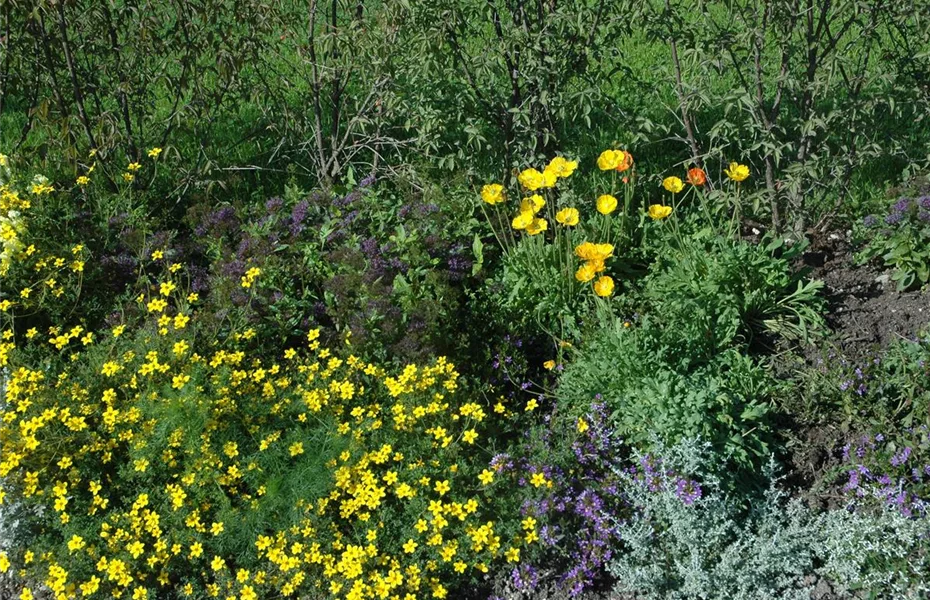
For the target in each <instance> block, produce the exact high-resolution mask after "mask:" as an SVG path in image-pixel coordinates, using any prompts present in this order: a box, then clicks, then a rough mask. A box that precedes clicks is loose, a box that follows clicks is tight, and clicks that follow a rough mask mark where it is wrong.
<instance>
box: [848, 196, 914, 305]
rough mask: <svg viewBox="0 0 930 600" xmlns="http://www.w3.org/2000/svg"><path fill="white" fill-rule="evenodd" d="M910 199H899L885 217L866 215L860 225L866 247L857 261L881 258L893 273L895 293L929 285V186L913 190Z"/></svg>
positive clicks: (906, 197)
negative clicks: (896, 290)
mask: <svg viewBox="0 0 930 600" xmlns="http://www.w3.org/2000/svg"><path fill="white" fill-rule="evenodd" d="M914 191H915V192H916V193H915V194H914V195H913V196H902V197H900V198H898V199H897V200H896V201H895V203H894V204H893V205H892V206H891V208H890V210H889V212H888V214H887V215H885V216H884V217H879V216H876V215H869V216H867V217H865V219H864V220H863V222H862V227H863V229H864V231H862V235H863V237H865V239H866V241H867V245H866V247H865V249H864V250H862V252H860V253H859V255H858V258H859V259H860V260H861V261H868V260H871V259H874V258H878V257H881V259H882V261H883V262H884V264H885V266H886V267H890V268H892V269H893V271H892V274H891V279H892V281H895V282H897V289H898V291H904V290H906V289H908V288H911V287H914V286H915V285H925V284H926V283H927V282H928V281H930V250H927V248H928V245H930V184H928V183H924V184H923V185H922V186H920V185H918V186H916V187H915V188H914Z"/></svg>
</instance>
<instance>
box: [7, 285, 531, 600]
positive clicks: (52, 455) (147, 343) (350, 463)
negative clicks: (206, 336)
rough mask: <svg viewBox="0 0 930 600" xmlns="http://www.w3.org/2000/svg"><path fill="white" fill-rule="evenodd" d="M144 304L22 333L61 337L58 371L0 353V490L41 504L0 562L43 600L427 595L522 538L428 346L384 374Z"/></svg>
mask: <svg viewBox="0 0 930 600" xmlns="http://www.w3.org/2000/svg"><path fill="white" fill-rule="evenodd" d="M169 287H170V286H169ZM167 298H168V299H169V301H170V302H171V303H176V301H177V298H176V294H174V293H173V292H169V294H168V296H167ZM156 314H160V315H165V314H166V313H165V312H162V311H156ZM160 319H161V317H151V320H150V321H148V322H143V323H138V324H136V325H135V326H131V325H130V326H123V325H120V326H118V327H119V329H118V330H117V329H116V328H114V329H111V330H108V331H97V332H94V334H89V333H88V334H86V335H92V338H91V341H90V342H89V343H88V344H86V345H84V344H83V343H82V342H80V341H79V340H80V337H81V335H82V333H84V332H83V331H80V330H78V329H77V328H75V329H72V330H71V333H73V334H74V335H70V334H68V335H65V336H64V337H63V339H60V340H59V338H62V334H61V333H60V332H62V331H64V328H54V330H52V331H49V332H48V333H49V336H50V338H51V339H50V340H48V341H46V340H45V339H42V338H39V337H36V338H35V339H34V340H28V341H26V342H25V344H24V345H23V348H22V350H24V354H23V355H24V356H26V355H29V354H31V353H34V352H35V351H36V350H37V349H38V348H37V347H41V346H43V345H44V346H46V347H53V348H55V351H56V352H58V351H60V352H62V353H70V352H73V351H75V350H76V348H75V346H76V344H79V346H78V347H80V348H81V354H80V357H79V358H78V359H77V360H75V361H68V362H65V363H63V364H64V366H63V367H62V368H60V369H48V368H46V367H45V366H42V365H36V366H31V365H29V364H28V362H26V361H22V362H21V361H20V360H18V358H19V355H18V353H17V350H18V349H19V348H12V349H9V350H8V351H7V352H6V353H5V355H4V358H3V361H2V366H3V367H5V368H7V369H9V371H10V376H9V380H8V382H7V390H6V394H5V397H4V400H3V413H2V415H3V416H2V421H0V443H2V445H3V448H4V453H3V458H2V461H0V482H2V486H3V489H4V490H5V491H4V492H3V495H4V496H5V495H6V494H7V493H9V495H11V496H13V497H16V498H17V499H18V501H19V502H20V503H21V504H26V505H28V506H30V507H32V508H33V509H39V507H41V510H43V511H44V514H45V515H46V516H45V517H43V519H44V521H45V522H46V525H44V527H43V531H42V533H41V534H40V535H38V536H36V539H35V540H34V545H30V546H28V547H23V548H16V549H15V550H14V552H13V553H12V554H11V555H9V556H7V555H4V558H3V560H4V561H8V564H9V565H12V566H11V567H5V569H6V568H12V569H14V570H16V571H18V572H20V573H21V574H23V575H25V576H27V578H29V579H30V580H32V581H41V582H42V583H43V584H44V586H46V587H47V588H49V589H50V590H51V591H52V593H53V595H54V597H55V598H57V599H59V600H64V599H69V600H70V599H71V598H75V597H83V596H91V595H95V594H99V596H100V597H115V598H151V597H155V596H156V595H161V594H162V593H163V592H161V591H159V590H169V589H176V588H177V586H179V585H180V589H181V591H182V592H183V593H184V594H186V595H190V596H197V597H217V598H229V597H236V598H249V597H255V598H259V597H271V596H280V595H283V596H285V597H298V596H306V595H308V594H309V595H314V594H331V595H332V596H333V597H338V598H346V599H349V600H354V599H368V598H371V599H374V598H413V597H417V598H419V597H433V598H444V597H446V596H447V594H448V591H449V589H450V586H451V585H452V584H454V582H455V581H456V580H457V579H458V578H460V576H468V575H469V574H471V573H478V574H481V573H485V572H487V571H488V570H489V569H490V567H491V565H492V564H493V563H494V562H495V561H498V560H506V558H505V557H507V556H509V557H514V556H519V552H520V548H521V546H522V545H525V544H529V543H531V541H532V540H533V539H535V538H531V539H529V540H527V539H526V537H527V536H525V535H522V534H520V533H519V532H514V530H515V527H513V526H510V527H506V526H505V524H500V523H499V522H498V520H497V515H496V512H495V501H494V496H493V495H492V493H491V487H492V485H491V484H492V482H493V476H492V475H491V474H490V473H491V472H489V471H487V469H485V467H486V465H487V460H486V459H484V460H479V459H478V458H477V457H478V454H477V453H470V452H467V451H466V449H468V448H470V447H472V446H473V445H474V444H476V443H479V441H480V439H481V437H482V436H483V434H482V429H483V427H484V426H485V423H486V420H487V419H488V414H487V413H486V411H485V409H484V408H483V407H482V406H481V405H480V404H477V403H475V402H470V401H465V400H461V399H460V398H459V395H460V394H459V383H458V380H459V375H458V373H457V372H456V370H455V367H454V366H453V365H452V364H451V363H449V362H448V361H447V360H445V359H443V358H439V359H437V360H436V361H435V362H434V363H432V364H429V365H426V366H418V365H408V366H407V367H406V368H404V369H403V370H402V371H401V372H399V373H396V374H389V373H387V372H385V371H384V370H383V369H381V368H380V367H378V366H376V365H373V364H369V363H366V362H364V361H362V360H360V359H359V358H357V357H355V356H352V355H348V356H346V357H344V358H341V357H338V356H337V355H336V352H334V351H333V350H332V349H330V348H327V347H326V346H324V345H323V344H322V343H321V341H320V339H319V337H320V332H319V330H311V331H310V333H309V335H308V346H307V348H305V349H302V350H301V349H296V348H295V349H288V350H286V351H285V352H284V353H283V355H282V356H281V357H280V359H279V360H276V361H271V362H268V361H264V360H262V359H260V358H257V357H254V356H250V352H249V350H248V344H247V342H243V340H244V339H245V337H244V336H238V338H237V339H238V340H239V342H236V341H235V339H236V338H234V339H233V340H231V341H230V342H229V343H226V344H222V345H213V344H211V343H208V342H206V341H205V340H200V339H198V337H197V336H196V328H195V327H193V326H187V323H185V327H181V328H178V327H177V326H176V325H177V324H176V323H175V325H174V326H171V325H170V324H169V325H168V326H169V327H172V333H171V334H170V335H165V336H161V335H158V329H160V326H159V324H158V321H159V320H160ZM194 319H195V320H196V315H195V317H194ZM153 321H154V322H153ZM178 382H180V384H178ZM321 436H325V440H326V441H325V442H324V441H323V439H324V437H321ZM311 447H312V448H314V452H313V453H311V452H309V448H311ZM293 477H296V478H300V477H310V479H309V480H307V481H304V482H302V484H301V482H298V483H290V484H285V483H284V482H285V481H286V478H293ZM282 485H285V486H288V487H291V488H296V489H301V488H302V487H305V488H306V489H307V490H308V492H307V493H297V492H292V493H290V494H282V493H281V491H280V489H281V487H282ZM309 490H314V493H310V492H309ZM0 499H3V496H0ZM288 499H289V500H290V501H291V503H290V505H288V503H287V501H288ZM282 510H283V511H284V512H281V511H282ZM242 523H252V524H253V525H252V526H249V527H247V528H244V529H243V528H241V527H240V525H241V524H242ZM255 524H257V525H255ZM253 531H254V533H253ZM511 534H513V535H511ZM230 536H232V537H230ZM248 536H252V538H251V540H249V547H248V548H245V549H243V548H241V547H238V546H237V544H240V543H242V542H241V540H242V539H243V538H246V537H248ZM507 536H509V537H507ZM521 540H522V541H521ZM234 548H238V549H235V550H234V551H233V549H234ZM5 569H4V570H5ZM197 573H200V574H201V575H200V576H199V577H197V576H196V574H197ZM179 577H183V581H181V580H179ZM37 592H38V590H36V589H31V588H28V587H27V588H26V589H24V590H23V592H22V593H23V594H25V595H26V596H27V597H28V596H29V595H30V594H33V593H37Z"/></svg>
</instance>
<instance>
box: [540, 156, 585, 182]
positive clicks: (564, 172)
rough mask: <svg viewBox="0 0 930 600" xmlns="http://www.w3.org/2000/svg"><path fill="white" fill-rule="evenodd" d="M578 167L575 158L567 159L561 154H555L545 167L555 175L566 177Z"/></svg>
mask: <svg viewBox="0 0 930 600" xmlns="http://www.w3.org/2000/svg"><path fill="white" fill-rule="evenodd" d="M577 168H578V161H577V160H568V159H566V158H564V157H562V156H556V157H555V158H553V159H552V160H551V161H549V165H548V166H547V167H546V170H547V171H552V172H553V173H555V174H556V176H557V177H568V176H569V175H571V174H572V173H574V172H575V169H577Z"/></svg>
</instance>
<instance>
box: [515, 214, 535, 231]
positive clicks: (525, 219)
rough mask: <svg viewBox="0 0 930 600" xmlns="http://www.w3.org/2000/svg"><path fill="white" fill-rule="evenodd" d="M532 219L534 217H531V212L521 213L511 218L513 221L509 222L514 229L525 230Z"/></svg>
mask: <svg viewBox="0 0 930 600" xmlns="http://www.w3.org/2000/svg"><path fill="white" fill-rule="evenodd" d="M534 219H535V217H534V216H533V213H532V212H521V213H520V214H519V215H517V216H516V217H514V218H513V221H511V223H510V224H511V225H512V226H513V228H514V229H517V230H520V229H526V228H527V227H528V226H529V225H530V223H532V222H533V220H534Z"/></svg>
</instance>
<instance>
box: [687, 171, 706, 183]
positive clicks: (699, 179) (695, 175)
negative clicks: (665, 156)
mask: <svg viewBox="0 0 930 600" xmlns="http://www.w3.org/2000/svg"><path fill="white" fill-rule="evenodd" d="M688 183H690V184H691V185H697V186H701V185H704V184H705V183H707V174H706V173H704V169H699V168H698V167H694V168H691V169H688Z"/></svg>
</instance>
